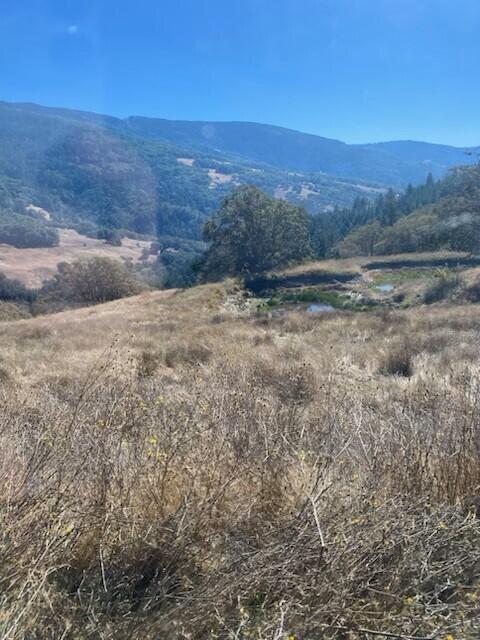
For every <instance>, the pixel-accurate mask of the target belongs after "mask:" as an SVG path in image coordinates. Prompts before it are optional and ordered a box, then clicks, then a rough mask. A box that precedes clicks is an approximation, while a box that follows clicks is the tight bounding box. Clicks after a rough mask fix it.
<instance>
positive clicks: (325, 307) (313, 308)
mask: <svg viewBox="0 0 480 640" xmlns="http://www.w3.org/2000/svg"><path fill="white" fill-rule="evenodd" d="M307 311H308V313H325V312H330V311H335V307H332V305H331V304H311V305H309V306H308V307H307Z"/></svg>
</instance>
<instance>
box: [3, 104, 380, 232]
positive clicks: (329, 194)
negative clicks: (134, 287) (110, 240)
mask: <svg viewBox="0 0 480 640" xmlns="http://www.w3.org/2000/svg"><path fill="white" fill-rule="evenodd" d="M187 142H188V141H185V142H184V144H185V145H186V144H187ZM192 146H193V148H192ZM192 146H188V147H187V146H181V147H180V146H178V145H174V144H172V143H171V142H168V141H164V140H156V139H154V137H152V136H142V135H141V132H139V131H138V132H137V131H134V130H132V128H131V127H130V126H128V124H127V123H126V122H124V121H122V120H119V119H117V118H112V117H109V116H101V115H96V114H89V113H85V112H78V111H70V110H67V109H53V108H46V107H40V106H38V105H32V104H9V103H0V193H1V194H3V198H2V201H1V202H0V207H2V210H3V212H4V213H5V212H8V211H11V212H13V213H15V214H23V213H25V208H26V207H28V206H29V205H30V204H33V205H35V206H39V207H42V208H43V209H45V210H46V211H48V212H50V213H51V215H52V220H53V222H56V223H58V222H62V223H64V224H72V223H75V224H81V225H82V228H83V229H88V228H89V226H88V225H91V226H92V228H93V227H106V228H109V229H111V228H117V229H128V230H131V231H135V232H138V233H148V234H156V235H171V236H184V237H198V236H199V234H200V229H201V225H202V223H203V222H204V221H205V219H206V218H207V217H209V216H210V215H211V214H212V213H213V211H215V210H216V209H217V207H218V206H219V204H220V202H221V201H222V199H223V198H224V196H225V195H226V194H227V193H228V192H229V191H231V189H232V188H233V187H235V186H237V185H239V184H254V185H256V186H258V187H260V188H262V189H263V190H265V191H266V192H267V193H269V194H270V195H272V196H273V195H275V196H277V197H280V198H285V199H287V200H291V201H293V202H297V203H301V204H304V205H305V206H307V208H308V209H309V210H310V211H312V212H317V211H319V210H323V209H324V208H325V207H329V206H332V205H335V204H341V205H347V204H350V203H351V202H352V201H353V200H354V198H355V197H356V196H358V195H359V194H361V193H364V194H367V195H370V196H373V195H375V193H377V192H378V187H376V186H374V185H373V186H370V185H368V184H366V183H362V182H361V181H358V180H354V181H351V180H350V181H349V180H347V179H342V178H337V177H332V176H327V175H323V174H319V173H316V174H306V173H301V172H288V171H285V170H282V169H278V168H275V167H272V166H269V165H265V164H258V163H256V162H254V161H253V160H252V161H247V160H245V159H243V160H239V159H238V158H237V157H236V156H235V155H232V154H230V155H229V154H227V153H223V152H218V151H214V150H204V151H201V150H199V149H196V148H194V147H195V144H193V145H192Z"/></svg>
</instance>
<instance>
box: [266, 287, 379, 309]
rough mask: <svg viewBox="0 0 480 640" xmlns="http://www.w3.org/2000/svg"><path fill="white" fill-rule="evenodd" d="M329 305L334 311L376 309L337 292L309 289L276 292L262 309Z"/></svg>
mask: <svg viewBox="0 0 480 640" xmlns="http://www.w3.org/2000/svg"><path fill="white" fill-rule="evenodd" d="M311 303H318V304H322V305H331V306H332V307H334V308H335V309H349V310H350V311H366V310H367V309H372V308H374V307H376V305H375V304H369V305H366V304H360V303H358V302H355V301H354V300H352V299H351V298H349V297H348V296H347V295H345V294H342V293H339V292H338V291H322V290H319V289H314V288H309V289H302V290H300V291H295V292H293V291H278V292H276V293H275V294H274V295H273V296H272V297H270V298H266V299H265V301H264V303H263V305H262V306H263V308H264V309H266V310H268V309H271V308H272V307H278V306H280V305H285V304H311Z"/></svg>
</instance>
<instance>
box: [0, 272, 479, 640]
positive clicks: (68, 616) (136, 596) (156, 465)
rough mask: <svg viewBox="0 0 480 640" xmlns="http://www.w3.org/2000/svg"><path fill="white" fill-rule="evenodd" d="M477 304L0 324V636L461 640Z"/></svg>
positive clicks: (468, 555) (193, 310) (189, 311)
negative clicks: (315, 312) (318, 312)
mask: <svg viewBox="0 0 480 640" xmlns="http://www.w3.org/2000/svg"><path fill="white" fill-rule="evenodd" d="M479 356H480V316H479V308H478V306H476V305H465V306H461V305H456V306H454V305H449V304H437V305H430V306H421V307H416V308H412V309H406V310H400V309H396V310H394V311H389V310H383V311H372V312H362V313H353V312H350V311H342V312H335V313H329V314H308V313H306V312H305V311H296V310H290V311H288V310H287V311H285V312H284V313H278V314H276V315H271V314H258V313H248V308H247V307H246V306H245V305H244V301H243V299H242V292H241V291H240V290H239V288H238V287H236V285H234V283H231V282H227V283H223V284H218V285H206V286H201V287H196V288H193V289H189V290H185V291H164V292H149V293H144V294H141V295H140V296H137V297H134V298H129V299H124V300H119V301H117V302H113V303H109V304H106V305H101V306H97V307H91V308H85V309H80V310H75V311H67V312H63V313H59V314H56V315H51V316H48V317H38V318H34V319H27V320H16V321H12V322H4V323H0V403H1V411H0V425H1V427H0V442H1V451H2V456H1V458H0V487H1V490H0V522H1V527H0V560H1V561H0V638H2V639H3V638H5V639H7V638H8V639H9V640H20V639H22V640H23V639H29V640H37V639H38V640H47V639H52V640H53V639H55V640H57V639H65V640H66V639H72V640H73V639H75V640H76V639H84V638H85V639H86V638H89V639H90V638H92V639H98V640H100V639H102V640H107V639H108V640H114V639H115V640H127V639H128V640H130V639H134V640H154V639H155V640H156V639H163V638H172V639H174V638H179V639H180V638H182V639H191V640H194V639H198V640H200V639H204V638H231V639H239V640H244V639H247V638H250V639H251V638H256V639H259V640H267V639H269V640H270V639H271V640H287V639H289V640H294V639H295V640H311V639H331V640H333V639H335V640H356V639H367V640H371V639H374V638H375V639H376V638H382V637H383V638H400V639H402V638H404V639H406V638H416V639H426V638H431V639H433V638H435V639H437V638H438V639H439V640H459V639H470V640H473V639H474V638H478V637H479V628H480V626H479V625H480V525H479V520H478V519H477V515H480V498H479V496H480V438H479V433H480V431H479V427H480V415H479V405H478V400H479V382H480V377H479V373H480V371H479Z"/></svg>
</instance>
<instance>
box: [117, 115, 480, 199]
mask: <svg viewBox="0 0 480 640" xmlns="http://www.w3.org/2000/svg"><path fill="white" fill-rule="evenodd" d="M127 123H128V125H129V126H130V128H131V129H132V130H133V131H135V132H136V133H137V134H140V135H142V136H144V137H148V138H152V139H156V140H164V141H168V142H171V143H174V144H178V145H188V146H190V147H192V148H195V149H198V150H203V151H205V150H207V149H208V150H215V151H221V152H227V153H233V154H236V155H237V156H238V158H244V159H245V158H248V159H250V160H255V161H257V162H263V163H267V164H270V165H272V166H275V167H278V168H281V169H287V170H291V171H307V172H318V171H321V172H324V173H327V174H331V175H337V176H343V177H350V178H359V179H363V180H373V181H378V182H381V183H383V184H387V185H391V186H406V185H407V184H408V183H409V182H412V183H418V182H422V181H423V180H424V179H425V178H426V176H427V174H428V173H429V172H431V173H432V174H433V175H434V176H435V177H440V176H442V175H444V173H445V172H446V171H447V170H448V169H449V168H450V167H452V166H454V165H457V164H465V163H466V162H468V160H469V156H466V155H465V150H464V149H457V148H455V147H448V146H445V145H436V144H429V143H426V142H410V141H405V142H385V143H378V144H367V145H348V144H345V143H344V142H340V141H339V140H331V139H329V138H323V137H320V136H316V135H311V134H306V133H300V132H299V131H293V130H291V129H285V128H282V127H275V126H271V125H264V124H257V123H250V122H186V121H171V120H162V119H159V118H142V117H130V118H128V119H127ZM470 151H471V152H472V157H473V156H474V155H475V153H477V152H478V151H480V147H479V148H476V149H471V150H470Z"/></svg>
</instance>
